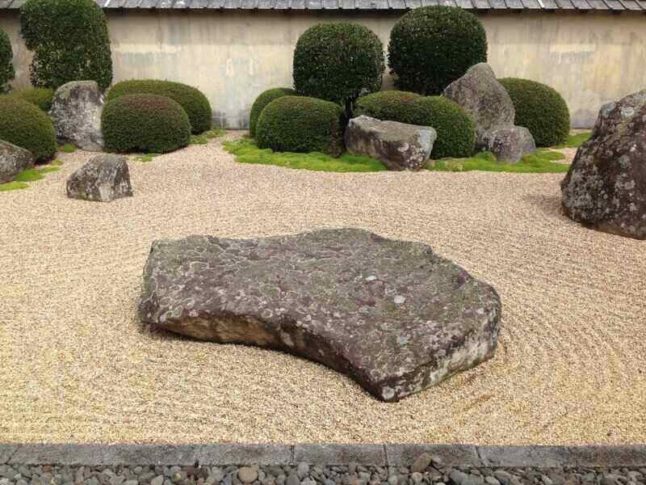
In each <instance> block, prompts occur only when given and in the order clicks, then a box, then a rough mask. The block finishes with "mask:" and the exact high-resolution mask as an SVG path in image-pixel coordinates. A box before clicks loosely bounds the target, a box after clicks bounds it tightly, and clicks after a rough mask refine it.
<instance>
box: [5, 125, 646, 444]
mask: <svg viewBox="0 0 646 485" xmlns="http://www.w3.org/2000/svg"><path fill="white" fill-rule="evenodd" d="M228 136H234V135H228ZM90 157H91V154H88V153H84V152H76V153H72V154H64V155H62V156H61V158H62V160H64V165H63V166H62V168H61V170H60V171H59V172H56V173H51V174H48V175H47V177H46V178H45V179H44V180H42V181H38V182H35V183H32V184H30V187H29V188H28V189H26V190H21V191H12V192H5V193H2V194H0V227H1V228H2V230H0V362H1V363H2V364H1V368H0V417H1V419H0V442H25V443H26V442H46V443H55V442H93V443H113V442H140V443H148V442H156V443H189V442H283V443H294V442H298V443H307V442H342V443H383V442H420V443H422V442H426V443H434V442H440V443H441V442H444V443H455V442H462V443H477V444H533V443H541V444H586V443H606V444H627V443H640V442H641V443H643V442H646V243H645V242H644V241H637V240H633V239H628V238H622V237H618V236H613V235H609V234H604V233H600V232H596V231H593V230H589V229H586V228H584V227H582V226H580V225H578V224H576V223H574V222H572V221H570V220H569V219H567V218H565V217H564V216H563V215H562V214H561V212H560V188H559V182H560V180H561V179H562V174H561V175H559V174H544V175H539V174H527V175H523V174H508V173H484V172H469V173H442V172H420V173H395V172H387V173H372V174H336V173H320V172H308V171H302V170H301V171H299V170H289V169H282V168H278V167H271V166H259V165H247V164H238V163H236V162H234V160H233V158H232V156H231V155H229V154H228V153H226V152H225V151H224V150H223V149H222V147H221V144H220V142H219V141H214V142H211V143H210V144H208V145H195V146H191V147H189V148H187V149H185V150H182V151H179V152H175V153H171V154H166V155H163V156H159V157H156V158H154V160H153V161H152V162H150V163H141V162H136V161H131V162H130V172H131V179H132V185H133V190H134V197H132V198H128V199H121V200H117V201H114V202H111V203H94V202H85V201H78V200H72V199H68V198H67V197H66V196H65V180H66V179H67V177H68V176H69V175H70V174H71V173H72V172H73V171H74V170H75V169H77V168H78V167H80V166H81V165H82V164H83V163H84V162H86V161H87V160H88V159H89V158H90ZM330 227H359V228H364V229H368V230H371V231H374V232H376V233H379V234H381V235H383V236H386V237H390V238H401V239H408V240H414V241H422V242H424V243H428V244H430V245H431V246H432V247H433V248H434V250H435V251H436V252H437V253H439V254H440V255H442V256H444V257H447V258H450V259H452V260H454V261H455V262H457V263H458V264H460V265H461V266H463V267H464V268H465V269H467V271H469V272H471V273H472V274H473V275H474V276H475V277H477V278H480V279H482V280H484V281H486V282H488V283H490V284H492V285H493V286H494V287H495V288H496V289H497V290H498V292H499V293H500V296H501V299H502V302H503V317H502V321H501V328H502V332H501V335H500V345H499V347H498V351H497V353H496V356H495V357H494V358H493V359H492V360H490V361H488V362H486V363H484V364H482V365H480V366H478V367H477V368H475V369H473V370H471V371H468V372H465V373H462V374H460V375H458V376H455V377H453V378H451V379H449V380H448V381H445V382H444V383H442V384H441V385H439V386H437V387H434V388H432V389H429V390H426V391H424V392H422V393H419V394H417V395H414V396H411V397H408V398H406V399H404V400H402V401H401V402H399V403H397V404H388V403H382V402H379V401H377V400H375V399H374V398H372V397H370V396H369V395H368V394H366V393H365V392H364V391H362V390H361V388H360V387H359V386H358V385H356V384H354V383H353V382H352V381H351V380H350V379H348V378H346V377H344V376H342V375H339V374H337V373H336V372H333V371H331V370H329V369H327V368H325V367H323V366H320V365H317V364H315V363H312V362H309V361H305V360H302V359H299V358H296V357H293V356H289V355H285V354H281V353H278V352H273V351H267V350H262V349H257V348H250V347H244V346H235V345H217V344H213V343H205V342H196V341H191V340H188V339H183V338H180V337H177V336H174V335H170V334H164V333H159V332H154V331H151V330H150V329H149V328H146V327H145V326H143V325H141V324H140V323H139V322H138V320H137V317H136V304H137V300H138V297H139V294H140V285H141V281H142V269H143V266H144V263H145V261H146V257H147V255H148V252H149V250H150V245H151V243H152V241H153V240H155V239H160V238H181V237H184V236H187V235H189V234H211V235H215V236H220V237H255V236H270V235H278V234H286V233H297V232H301V231H305V230H312V229H318V228H330Z"/></svg>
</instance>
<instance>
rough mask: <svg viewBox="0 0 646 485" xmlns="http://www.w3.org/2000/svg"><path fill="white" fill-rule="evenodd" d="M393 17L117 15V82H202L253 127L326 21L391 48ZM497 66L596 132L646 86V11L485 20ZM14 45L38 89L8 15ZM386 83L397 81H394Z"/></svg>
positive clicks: (1, 16) (217, 110) (230, 121)
mask: <svg viewBox="0 0 646 485" xmlns="http://www.w3.org/2000/svg"><path fill="white" fill-rule="evenodd" d="M399 16H400V14H399V13H393V12H329V11H328V12H324V11H319V12H313V11H309V12H303V11H301V12H298V11H292V12H272V11H226V10H225V11H132V10H130V11H128V10H126V11H112V12H109V13H108V18H109V29H110V36H111V38H112V52H113V59H114V68H115V69H114V72H115V81H119V80H123V79H131V78H159V79H170V80H177V81H182V82H185V83H188V84H191V85H194V86H196V87H198V88H200V89H201V90H202V91H204V92H205V93H206V94H207V96H208V97H209V99H210V101H211V103H212V106H213V109H214V117H215V119H216V121H218V122H220V123H222V124H224V125H226V126H228V127H232V128H242V127H246V124H247V118H248V112H249V108H250V105H251V103H252V102H253V100H254V98H255V97H256V95H258V94H259V93H260V92H261V91H263V90H264V89H266V88H269V87H274V86H290V85H291V63H292V52H293V48H294V44H295V42H296V40H297V39H298V36H299V35H300V34H301V33H302V32H303V31H304V30H305V29H306V28H308V27H309V26H311V25H313V24H315V23H317V22H323V21H332V20H348V21H355V22H360V23H363V24H365V25H366V26H368V27H369V28H371V29H372V30H374V31H375V32H376V33H377V34H378V35H379V36H380V37H381V39H382V41H383V42H384V45H385V46H386V45H387V43H388V38H389V33H390V29H391V28H392V25H393V23H394V22H395V21H396V20H397V18H398V17H399ZM481 19H482V21H483V23H484V25H485V28H486V30H487V34H488V38H489V62H490V63H491V65H492V66H493V68H494V70H495V71H496V73H497V75H498V76H499V77H504V76H516V77H524V78H528V79H534V80H537V81H542V82H545V83H547V84H550V85H552V86H553V87H554V88H556V89H557V90H559V91H560V92H561V93H562V94H563V96H564V97H565V99H566V101H567V102H568V105H569V106H570V110H571V113H572V121H573V126H575V127H589V126H591V125H592V124H593V122H594V120H595V118H596V114H597V112H598V109H599V107H600V106H601V104H603V103H604V102H607V101H610V100H613V99H616V98H619V97H621V96H624V95H626V94H628V93H631V92H634V91H637V90H639V89H642V88H646V69H644V66H646V15H643V14H631V13H624V14H621V15H614V14H610V13H588V14H580V13H576V12H556V13H545V12H536V13H533V12H522V13H514V12H501V13H490V14H483V15H481ZM0 27H2V28H4V29H5V30H6V31H8V32H9V34H10V36H11V38H12V42H13V45H14V51H15V56H16V67H17V80H16V84H17V85H25V84H28V83H29V72H28V63H29V52H28V51H26V49H25V48H24V45H23V44H22V42H21V40H20V36H19V22H18V15H17V13H15V12H8V11H6V10H5V11H0ZM384 85H385V87H388V86H390V85H391V80H390V79H389V78H388V77H386V79H385V81H384Z"/></svg>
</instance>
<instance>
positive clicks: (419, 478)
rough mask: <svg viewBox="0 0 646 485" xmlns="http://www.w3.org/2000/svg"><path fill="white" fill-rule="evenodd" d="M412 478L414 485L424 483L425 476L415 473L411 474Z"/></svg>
mask: <svg viewBox="0 0 646 485" xmlns="http://www.w3.org/2000/svg"><path fill="white" fill-rule="evenodd" d="M410 478H411V480H413V482H414V483H422V480H424V475H422V474H421V473H420V472H413V473H411V476H410Z"/></svg>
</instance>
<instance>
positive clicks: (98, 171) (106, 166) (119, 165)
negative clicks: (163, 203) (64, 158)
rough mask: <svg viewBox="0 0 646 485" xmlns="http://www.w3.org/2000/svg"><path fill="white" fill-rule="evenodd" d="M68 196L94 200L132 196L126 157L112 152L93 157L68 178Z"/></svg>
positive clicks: (105, 200) (106, 200) (104, 200)
mask: <svg viewBox="0 0 646 485" xmlns="http://www.w3.org/2000/svg"><path fill="white" fill-rule="evenodd" d="M67 196H68V197H70V198H72V199H83V200H91V201H94V202H110V201H113V200H115V199H120V198H122V197H131V196H132V186H131V185H130V171H129V170H128V163H127V160H126V157H124V156H122V155H112V154H103V155H97V156H95V157H93V158H92V159H90V161H89V162H87V163H86V164H85V165H83V166H82V167H81V168H79V169H78V170H76V171H75V172H74V173H73V174H72V175H70V177H69V179H67Z"/></svg>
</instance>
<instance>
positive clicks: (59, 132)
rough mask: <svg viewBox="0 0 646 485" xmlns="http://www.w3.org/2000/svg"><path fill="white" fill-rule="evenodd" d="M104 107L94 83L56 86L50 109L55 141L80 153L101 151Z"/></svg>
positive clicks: (74, 82)
mask: <svg viewBox="0 0 646 485" xmlns="http://www.w3.org/2000/svg"><path fill="white" fill-rule="evenodd" d="M103 104H104V99H103V94H102V93H101V90H100V89H99V85H98V84H97V83H96V82H95V81H72V82H68V83H67V84H63V85H62V86H61V87H59V88H58V89H57V90H56V92H55V93H54V98H53V100H52V107H51V108H50V110H49V116H50V117H51V118H52V121H53V122H54V128H55V129H56V138H57V139H58V141H59V142H60V143H72V144H73V145H76V146H77V147H79V148H80V149H82V150H87V151H91V152H100V151H102V150H103V134H102V133H101V112H102V111H103Z"/></svg>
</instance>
